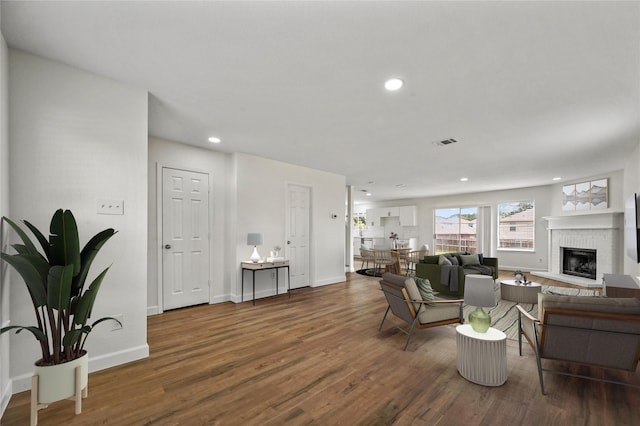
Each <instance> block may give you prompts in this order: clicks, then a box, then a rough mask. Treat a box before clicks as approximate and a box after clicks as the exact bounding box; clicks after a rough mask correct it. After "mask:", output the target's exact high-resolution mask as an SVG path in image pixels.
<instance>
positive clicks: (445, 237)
mask: <svg viewBox="0 0 640 426" xmlns="http://www.w3.org/2000/svg"><path fill="white" fill-rule="evenodd" d="M435 216H436V217H435V226H434V229H435V233H436V236H435V237H436V238H435V239H436V240H435V253H436V254H440V253H448V252H468V253H476V248H477V226H476V225H477V218H478V208H477V207H466V208H450V209H436V211H435Z"/></svg>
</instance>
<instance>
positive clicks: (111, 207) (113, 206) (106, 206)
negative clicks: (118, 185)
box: [96, 198, 124, 214]
mask: <svg viewBox="0 0 640 426" xmlns="http://www.w3.org/2000/svg"><path fill="white" fill-rule="evenodd" d="M96 206H97V212H98V214H124V200H108V199H105V198H101V199H98V200H97V205H96Z"/></svg>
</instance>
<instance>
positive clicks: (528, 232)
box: [498, 201, 535, 250]
mask: <svg viewBox="0 0 640 426" xmlns="http://www.w3.org/2000/svg"><path fill="white" fill-rule="evenodd" d="M534 206H535V203H534V202H533V201H521V202H514V203H502V204H498V248H499V249H511V250H533V249H534V238H533V236H534V235H535V208H534Z"/></svg>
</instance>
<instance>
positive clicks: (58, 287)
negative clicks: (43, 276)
mask: <svg viewBox="0 0 640 426" xmlns="http://www.w3.org/2000/svg"><path fill="white" fill-rule="evenodd" d="M72 278H73V265H67V266H60V265H54V266H52V267H51V269H49V276H48V282H47V305H48V306H49V307H50V308H54V309H56V310H58V311H62V310H63V309H68V308H69V303H70V301H71V280H72Z"/></svg>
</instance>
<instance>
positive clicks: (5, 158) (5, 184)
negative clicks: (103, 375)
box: [0, 34, 12, 416]
mask: <svg viewBox="0 0 640 426" xmlns="http://www.w3.org/2000/svg"><path fill="white" fill-rule="evenodd" d="M8 61H9V59H8V50H7V44H6V43H5V41H4V37H3V36H2V35H1V34H0V217H2V216H7V215H8V214H9V132H8V127H9V126H8V121H9V117H8V94H7V87H8ZM0 245H1V249H2V251H5V250H6V248H7V239H6V232H4V229H1V230H0ZM9 290H10V288H9V279H8V274H5V273H4V272H1V273H0V327H5V326H7V325H9V323H10V310H9V308H10V305H9V298H10V293H9ZM9 344H10V337H9V334H8V333H4V334H1V335H0V416H2V413H4V410H5V408H6V407H7V405H8V404H9V399H11V394H12V385H11V379H10V376H9V361H10V358H9Z"/></svg>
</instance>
